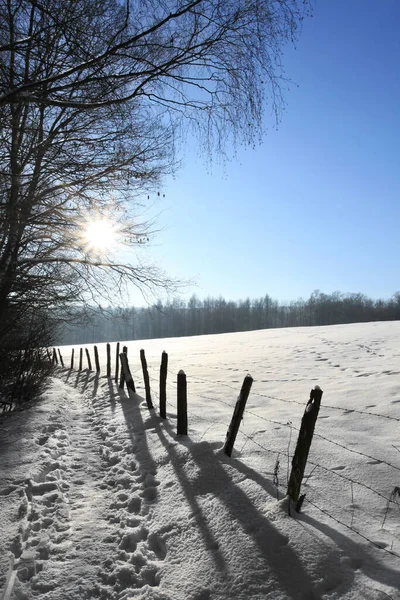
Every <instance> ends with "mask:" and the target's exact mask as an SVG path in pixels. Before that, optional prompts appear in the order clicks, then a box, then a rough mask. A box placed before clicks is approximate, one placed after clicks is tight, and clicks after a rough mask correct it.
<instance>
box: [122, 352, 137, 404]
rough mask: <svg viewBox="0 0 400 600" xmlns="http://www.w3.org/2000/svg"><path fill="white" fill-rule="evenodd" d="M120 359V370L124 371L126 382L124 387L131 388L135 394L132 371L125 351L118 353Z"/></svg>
mask: <svg viewBox="0 0 400 600" xmlns="http://www.w3.org/2000/svg"><path fill="white" fill-rule="evenodd" d="M119 358H120V360H121V372H123V373H124V379H125V382H126V387H127V388H128V389H129V390H132V392H133V393H134V394H136V388H135V382H134V381H133V377H132V373H131V371H130V369H129V362H128V355H127V353H126V352H121V354H120V355H119Z"/></svg>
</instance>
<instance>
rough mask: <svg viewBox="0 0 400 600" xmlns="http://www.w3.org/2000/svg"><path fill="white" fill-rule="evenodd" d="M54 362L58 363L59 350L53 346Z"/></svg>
mask: <svg viewBox="0 0 400 600" xmlns="http://www.w3.org/2000/svg"><path fill="white" fill-rule="evenodd" d="M53 364H56V365H58V358H57V352H56V349H55V348H53Z"/></svg>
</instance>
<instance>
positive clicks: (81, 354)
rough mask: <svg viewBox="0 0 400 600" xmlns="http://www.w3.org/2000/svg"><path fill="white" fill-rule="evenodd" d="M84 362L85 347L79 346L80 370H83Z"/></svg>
mask: <svg viewBox="0 0 400 600" xmlns="http://www.w3.org/2000/svg"><path fill="white" fill-rule="evenodd" d="M82 363H83V348H79V369H78V370H79V371H82V366H83V365H82Z"/></svg>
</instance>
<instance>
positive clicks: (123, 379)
mask: <svg viewBox="0 0 400 600" xmlns="http://www.w3.org/2000/svg"><path fill="white" fill-rule="evenodd" d="M122 354H125V355H126V356H127V355H128V348H127V347H126V346H124V347H123V348H122ZM119 356H120V357H121V354H120V355H119ZM124 383H125V373H124V370H123V369H121V375H120V378H119V387H120V388H121V390H123V389H124Z"/></svg>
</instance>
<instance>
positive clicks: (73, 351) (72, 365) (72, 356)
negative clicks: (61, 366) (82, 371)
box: [70, 348, 75, 370]
mask: <svg viewBox="0 0 400 600" xmlns="http://www.w3.org/2000/svg"><path fill="white" fill-rule="evenodd" d="M74 353H75V350H74V348H72V352H71V367H70V369H71V370H72V369H73V368H74Z"/></svg>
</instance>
